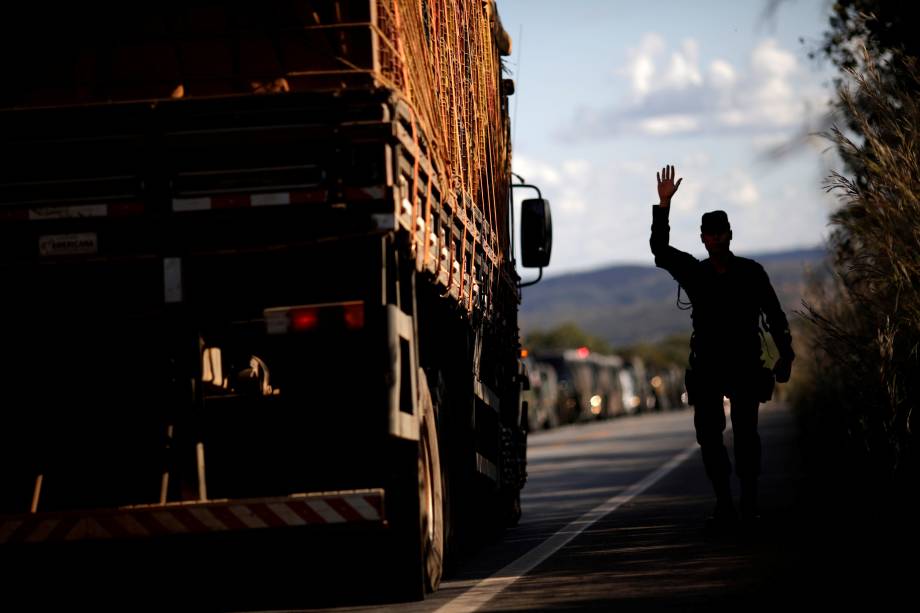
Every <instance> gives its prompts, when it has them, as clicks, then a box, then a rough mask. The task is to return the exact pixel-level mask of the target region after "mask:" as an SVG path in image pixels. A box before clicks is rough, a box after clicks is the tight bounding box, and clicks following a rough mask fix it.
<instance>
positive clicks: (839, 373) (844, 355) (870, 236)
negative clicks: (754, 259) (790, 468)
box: [794, 61, 920, 487]
mask: <svg viewBox="0 0 920 613" xmlns="http://www.w3.org/2000/svg"><path fill="white" fill-rule="evenodd" d="M864 66H865V67H866V68H865V70H864V72H862V73H857V72H851V73H849V83H848V84H847V85H845V86H843V87H841V89H840V90H839V104H840V107H841V110H842V111H843V113H844V115H845V116H846V118H847V124H848V127H847V128H834V129H833V130H832V132H831V133H830V134H828V137H829V138H830V139H831V140H832V141H833V143H834V144H835V146H836V147H837V149H838V151H839V152H840V154H841V156H842V158H843V159H844V161H845V162H846V163H847V166H848V168H849V170H850V171H851V172H852V176H845V175H844V174H841V173H834V174H832V175H831V176H830V177H829V178H828V181H827V185H826V187H827V189H828V191H830V192H832V193H834V194H836V195H837V197H838V199H839V204H840V206H839V208H838V209H837V210H836V212H835V213H834V214H833V215H832V216H831V226H832V234H831V238H830V245H829V246H830V252H831V261H830V266H831V268H832V272H833V273H834V274H833V275H831V276H830V278H829V280H826V281H823V282H820V283H819V282H814V283H812V284H811V288H810V295H809V298H808V301H807V302H806V305H805V310H804V311H803V312H802V313H800V315H802V316H803V317H804V319H805V320H806V321H807V322H808V323H810V324H811V325H810V326H804V329H805V337H806V338H805V339H804V340H805V341H806V342H807V345H808V347H805V348H804V349H805V351H806V353H810V354H811V355H810V358H811V359H809V360H801V361H799V363H800V364H801V366H800V368H801V367H804V370H805V372H804V375H805V376H803V377H800V380H799V386H798V387H797V393H796V397H795V398H794V402H795V403H796V404H797V406H798V407H799V409H801V411H800V414H802V415H803V416H805V418H806V419H807V420H809V423H810V427H811V428H812V430H815V429H818V430H820V431H821V432H822V434H823V435H824V439H825V441H829V444H828V445H825V446H824V447H823V448H822V450H821V453H824V454H830V455H831V456H832V457H831V458H826V459H831V460H832V461H833V456H834V455H835V454H842V455H840V457H839V458H838V459H840V460H841V461H843V462H844V463H845V464H846V465H847V466H848V467H849V468H856V469H858V470H860V471H863V474H864V476H866V477H868V478H870V479H872V480H875V481H876V482H884V483H895V484H901V485H907V486H911V487H915V486H916V484H917V482H918V477H920V472H918V470H917V468H918V465H917V455H918V454H917V436H916V427H917V425H916V424H917V422H916V412H917V405H918V400H920V133H918V132H920V99H918V95H920V70H918V66H917V64H916V63H903V70H904V71H905V75H906V76H907V77H908V78H905V79H903V80H901V81H900V83H899V84H896V83H894V82H892V80H891V79H884V78H882V77H881V76H880V75H879V74H878V72H877V71H876V70H874V69H873V68H872V66H873V63H872V62H868V61H866V62H865V63H864ZM797 366H799V364H797ZM834 435H838V438H837V439H836V440H835V439H833V436H834ZM842 466H843V464H841V468H842Z"/></svg>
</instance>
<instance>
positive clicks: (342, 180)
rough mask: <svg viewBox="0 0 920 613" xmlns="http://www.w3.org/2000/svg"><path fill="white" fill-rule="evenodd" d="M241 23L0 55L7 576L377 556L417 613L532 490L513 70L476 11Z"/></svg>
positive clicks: (169, 9)
mask: <svg viewBox="0 0 920 613" xmlns="http://www.w3.org/2000/svg"><path fill="white" fill-rule="evenodd" d="M90 4H91V3H90ZM263 4H266V5H267V6H268V7H269V8H264V7H263V8H262V9H260V8H259V7H258V6H257V5H255V4H250V3H237V4H235V5H232V7H231V8H227V7H225V6H223V5H220V4H217V3H210V2H189V3H164V4H163V6H162V7H159V8H158V9H156V10H153V9H151V10H153V11H154V14H152V15H150V16H149V19H142V20H139V21H137V22H128V21H127V18H126V17H125V16H124V15H122V16H121V17H122V18H123V19H120V20H119V19H116V17H113V16H112V15H111V14H109V13H103V9H101V8H100V9H98V10H97V12H96V13H93V12H92V10H90V9H87V8H86V7H83V8H84V9H85V10H88V11H89V13H88V16H87V15H83V17H82V18H81V19H82V21H81V22H80V23H81V24H83V25H84V26H85V27H87V28H89V27H92V28H95V29H94V30H93V36H91V37H88V38H87V39H86V40H84V39H82V38H79V37H77V36H75V35H73V33H72V30H71V29H69V28H64V26H63V25H59V26H58V29H57V30H55V29H54V28H53V27H52V28H51V30H52V32H51V34H48V28H49V27H50V26H48V24H47V23H46V22H43V21H41V15H40V14H38V13H37V12H34V13H31V14H29V15H25V16H21V17H22V19H23V21H20V22H19V23H20V25H22V24H26V25H28V24H30V23H32V24H35V23H38V24H39V25H40V26H41V27H42V28H44V29H45V30H44V31H45V38H42V39H41V40H39V41H38V42H36V41H34V40H32V39H31V38H29V35H28V34H25V33H20V34H18V35H14V36H13V39H12V42H10V41H9V40H7V42H6V43H5V44H6V45H7V47H10V46H11V45H17V44H18V45H25V46H26V47H28V49H30V50H31V52H32V53H33V54H37V56H36V57H34V58H32V61H31V63H30V64H29V65H28V66H27V67H26V68H24V67H23V66H21V65H17V66H15V67H11V66H9V65H8V64H10V63H11V62H12V60H10V59H6V60H4V62H5V65H4V68H5V69H7V68H9V69H10V70H13V71H14V72H15V71H18V72H17V74H18V75H19V76H20V77H21V79H20V86H21V87H20V89H18V90H16V91H11V90H8V91H7V92H5V94H4V96H3V97H2V100H0V106H2V109H0V134H2V136H0V138H2V142H3V145H4V150H5V151H6V152H7V153H8V154H10V153H12V156H8V159H10V161H9V162H8V163H7V164H6V165H5V166H4V167H3V169H2V170H0V279H2V287H3V292H4V298H3V301H2V305H0V322H2V328H0V338H2V343H3V347H4V351H3V355H2V357H0V366H2V369H3V372H4V373H6V375H7V381H8V382H9V383H8V384H7V385H6V386H5V388H6V389H5V390H4V392H3V395H2V406H3V409H2V425H0V437H2V444H0V454H2V458H0V481H2V482H0V547H6V548H16V547H32V546H38V547H41V546H43V544H45V543H52V542H53V543H62V542H63V543H66V542H69V541H83V540H100V539H103V540H104V539H116V540H119V541H123V540H130V539H132V538H143V539H194V538H196V535H200V534H210V533H242V532H246V533H257V532H258V531H263V532H264V533H266V534H267V533H272V534H279V533H283V532H284V531H288V532H289V533H290V534H292V535H293V534H295V533H297V534H300V533H302V532H303V531H309V530H316V529H324V528H326V527H328V526H330V525H333V524H335V525H346V526H349V525H355V526H359V525H360V526H376V527H379V529H380V532H381V533H382V534H384V535H387V537H388V538H390V541H388V542H391V543H392V547H393V552H392V553H393V556H392V560H393V564H392V565H391V569H390V570H391V572H392V573H393V575H394V576H393V580H394V581H395V582H396V584H398V585H399V587H400V589H401V590H402V592H403V593H405V594H407V595H408V596H411V597H421V596H422V595H423V594H424V592H425V591H431V590H434V589H436V588H437V585H438V581H439V579H440V575H441V572H442V566H443V559H444V556H445V554H446V555H450V550H451V548H453V547H455V546H456V545H457V543H458V542H459V539H460V538H466V537H465V536H464V535H474V534H477V533H481V532H484V531H490V530H493V529H495V528H497V527H500V526H501V525H506V524H509V523H512V522H514V521H516V519H517V516H518V515H519V513H520V506H519V500H520V499H519V492H520V489H521V487H523V485H524V481H525V478H526V417H525V416H524V415H523V414H522V412H521V402H520V391H521V386H522V383H523V382H524V377H525V373H524V369H523V367H522V364H521V360H520V345H519V340H518V325H517V308H518V304H519V299H520V292H519V287H518V284H519V282H520V279H519V277H518V274H517V273H516V271H515V267H514V262H513V258H512V252H513V251H512V245H511V241H512V234H513V231H512V225H511V224H512V220H511V218H510V217H511V211H512V208H511V198H510V151H509V147H508V140H509V139H508V138H507V134H508V121H507V95H508V94H509V93H510V91H511V89H510V86H509V83H508V82H507V81H506V80H503V79H502V78H501V77H502V75H501V74H500V60H499V59H498V58H499V56H500V54H501V53H502V50H503V49H504V50H505V51H506V52H507V47H508V44H509V41H508V40H507V36H506V35H505V34H504V33H503V31H502V30H501V26H500V23H499V22H498V19H497V15H496V14H495V11H494V6H493V5H492V3H491V2H482V1H479V0H476V1H471V2H461V3H459V4H457V3H448V2H422V3H418V2H407V1H405V0H366V1H364V2H348V3H345V2H330V1H323V2H284V3H276V4H277V6H276V5H275V4H273V3H263ZM278 7H282V8H278ZM282 9H283V10H282ZM461 9H462V10H461ZM103 14H104V15H105V18H104V19H103V18H102V17H101V15H103ZM70 18H71V19H76V16H75V15H71V16H70ZM88 24H92V25H88ZM100 24H101V25H100ZM151 24H152V25H151ZM36 27H37V26H36ZM65 29H66V30H67V32H70V33H69V34H66V33H65ZM76 29H77V30H79V28H76ZM413 32H414V34H413ZM471 33H475V34H476V36H473V34H471ZM451 35H456V36H458V38H457V40H458V41H460V42H458V43H456V44H453V43H450V40H449V37H450V36H451ZM471 36H472V38H471ZM49 37H51V38H53V39H54V40H52V41H51V42H53V44H51V42H49V40H51V38H49ZM445 38H447V39H448V40H447V43H445V42H444V41H445ZM464 40H465V41H466V42H465V43H464V42H463V41H464ZM470 41H473V42H476V44H477V45H479V48H478V50H475V53H474V52H473V51H474V50H471V49H470V48H469V47H470V45H471V42H470ZM27 43H28V44H27ZM448 43H450V44H448ZM29 45H31V46H29ZM47 45H51V47H50V50H49V48H47ZM451 45H453V46H451ZM464 45H466V46H465V47H464ZM455 47H456V48H461V49H465V52H466V53H465V55H463V57H462V58H461V60H462V61H461V64H460V65H457V66H453V68H452V69H453V70H457V71H459V72H458V73H457V75H456V76H457V78H456V81H457V83H452V78H453V77H452V76H451V75H445V74H442V73H439V72H438V71H436V70H435V68H438V69H439V70H440V69H443V70H444V71H447V70H448V65H447V62H446V59H449V58H450V57H452V56H451V53H453V51H452V50H453V49H454V48H455ZM6 50H7V51H9V48H7V49H6ZM422 51H427V52H428V53H429V54H430V57H433V58H435V59H433V60H426V61H423V62H421V63H419V62H417V61H414V60H413V58H414V57H415V58H417V57H418V56H419V54H420V53H421V52H422ZM65 52H66V53H65ZM63 56H66V58H67V61H66V62H62V61H59V60H60V58H61V57H63ZM6 57H7V58H9V57H10V56H9V55H8V54H7V56H6ZM228 58H229V59H228ZM438 58H442V59H444V61H441V60H439V59H438ZM27 59H28V54H27ZM485 60H488V64H487V66H486V68H485V69H483V68H482V66H478V64H477V62H478V63H479V64H482V63H483V62H484V61H485ZM125 62H128V64H129V65H128V66H127V67H125V66H122V64H123V63H125ZM27 63H28V61H27ZM62 64H63V66H62ZM477 66H478V67H477ZM132 67H133V71H132V70H131V68H132ZM432 67H434V68H432ZM477 70H478V72H476V71H477ZM119 71H124V72H125V74H122V73H121V72H119ZM247 71H249V72H247ZM419 71H421V72H419ZM425 71H428V72H425ZM474 73H475V74H474ZM452 74H453V73H452ZM87 75H90V76H87ZM120 75H121V76H120ZM426 75H427V76H426ZM477 75H478V76H477ZM460 77H464V78H462V79H461V78H460ZM426 78H428V79H429V80H428V81H426ZM426 88H427V89H426ZM464 92H467V94H468V95H467V97H466V98H462V96H463V95H466V94H464ZM473 94H475V95H473ZM477 97H478V98H481V99H479V100H476V99H474V98H477ZM438 113H440V115H439V114H438ZM445 117H446V118H447V119H450V120H451V121H450V122H448V121H447V119H445ZM474 128H475V129H474ZM477 139H479V140H478V141H477ZM446 141H452V142H446ZM522 216H527V218H526V219H522V222H525V223H527V224H528V228H530V229H529V230H528V231H527V234H528V235H527V236H525V237H522V238H523V240H524V242H525V243H527V244H525V245H523V248H524V249H525V251H526V253H527V254H529V255H527V258H528V259H529V260H530V261H531V262H534V261H537V262H539V263H540V264H541V265H545V264H546V263H548V258H549V246H550V244H549V236H548V224H549V219H548V204H547V203H546V202H545V201H542V200H535V201H531V202H530V203H529V206H527V207H525V210H524V211H523V212H522Z"/></svg>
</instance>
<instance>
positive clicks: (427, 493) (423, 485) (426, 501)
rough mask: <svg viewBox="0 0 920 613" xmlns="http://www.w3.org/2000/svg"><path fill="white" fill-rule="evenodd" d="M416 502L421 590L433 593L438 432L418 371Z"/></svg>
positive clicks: (439, 567) (437, 572) (439, 486)
mask: <svg viewBox="0 0 920 613" xmlns="http://www.w3.org/2000/svg"><path fill="white" fill-rule="evenodd" d="M418 377H419V378H418V380H419V396H420V397H419V410H420V412H421V414H422V423H421V424H420V428H419V485H420V488H419V489H420V491H419V499H420V500H419V502H420V503H421V509H420V510H421V522H420V524H421V526H420V527H421V541H422V563H423V566H424V570H425V590H426V591H427V592H434V591H436V590H437V589H438V586H439V585H440V584H441V573H442V572H443V568H444V483H443V480H442V473H441V455H440V453H439V451H440V449H439V447H438V429H437V425H436V421H435V415H434V405H433V403H432V402H431V393H430V392H429V390H428V382H427V380H426V378H425V373H424V372H423V371H422V370H421V369H419V375H418Z"/></svg>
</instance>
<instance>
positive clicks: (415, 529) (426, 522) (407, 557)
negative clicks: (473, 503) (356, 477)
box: [389, 370, 444, 600]
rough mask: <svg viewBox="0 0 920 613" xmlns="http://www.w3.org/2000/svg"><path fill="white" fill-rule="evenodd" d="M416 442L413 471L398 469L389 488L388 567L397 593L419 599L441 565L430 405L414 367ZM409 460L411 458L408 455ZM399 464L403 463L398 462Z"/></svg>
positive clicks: (437, 466) (437, 578)
mask: <svg viewBox="0 0 920 613" xmlns="http://www.w3.org/2000/svg"><path fill="white" fill-rule="evenodd" d="M418 384H419V385H418V387H419V413H420V414H421V421H420V423H419V441H418V443H417V444H415V445H413V453H412V454H411V455H412V456H414V464H415V466H416V471H415V474H406V473H403V477H402V478H399V480H398V482H397V483H396V484H394V486H393V489H394V491H393V494H394V496H393V498H392V499H391V500H392V503H391V504H392V507H391V508H392V513H391V514H390V520H391V522H392V526H393V537H394V538H395V539H396V541H395V543H394V547H395V550H396V552H397V555H396V559H395V560H394V561H393V566H392V567H391V568H390V569H389V570H390V574H391V577H392V581H393V587H394V588H395V589H396V591H397V597H398V598H399V599H404V600H422V599H423V598H424V597H425V593H426V592H434V591H435V590H437V589H438V586H439V585H440V583H441V573H442V570H443V563H444V507H443V505H444V500H443V487H442V480H441V459H440V454H439V453H438V433H437V426H436V425H435V415H434V407H433V405H432V402H431V394H430V392H429V391H428V383H427V381H426V379H425V375H424V373H423V372H422V371H421V370H419V378H418ZM408 461H409V462H410V463H413V462H412V459H408ZM403 466H405V464H403Z"/></svg>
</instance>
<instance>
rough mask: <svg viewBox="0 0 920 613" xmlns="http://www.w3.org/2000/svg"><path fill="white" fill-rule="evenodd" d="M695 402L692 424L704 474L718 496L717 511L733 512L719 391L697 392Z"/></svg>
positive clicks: (723, 419) (723, 416) (722, 411)
mask: <svg viewBox="0 0 920 613" xmlns="http://www.w3.org/2000/svg"><path fill="white" fill-rule="evenodd" d="M696 400H697V402H696V404H695V405H694V407H693V425H694V426H695V428H696V442H697V443H699V444H700V451H701V452H702V455H703V466H704V467H705V468H706V475H707V476H708V477H709V479H710V481H712V486H713V488H714V489H715V493H716V499H717V513H718V512H719V510H720V509H721V510H723V511H724V512H725V513H729V511H728V510H729V509H731V513H733V512H734V507H733V505H732V497H731V486H730V485H729V478H730V476H731V470H732V468H731V462H730V461H729V459H728V451H727V450H726V449H725V444H724V443H723V442H722V433H723V432H724V431H725V410H724V408H723V406H722V395H721V394H719V393H713V392H708V391H707V392H704V393H700V394H698V397H697V399H696Z"/></svg>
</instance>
